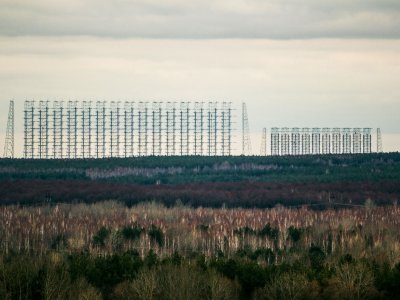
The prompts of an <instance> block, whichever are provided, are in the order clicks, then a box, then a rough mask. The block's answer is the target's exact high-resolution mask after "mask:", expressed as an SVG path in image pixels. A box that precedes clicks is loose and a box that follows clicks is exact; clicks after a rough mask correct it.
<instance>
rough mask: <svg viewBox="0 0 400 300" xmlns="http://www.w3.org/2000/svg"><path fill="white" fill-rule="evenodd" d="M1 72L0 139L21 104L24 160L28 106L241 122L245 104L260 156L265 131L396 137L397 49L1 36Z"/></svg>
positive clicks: (393, 143)
mask: <svg viewBox="0 0 400 300" xmlns="http://www.w3.org/2000/svg"><path fill="white" fill-rule="evenodd" d="M0 66H1V68H0V90H1V91H2V95H1V99H0V124H1V128H3V130H1V134H3V132H4V126H5V123H6V117H7V106H8V100H9V99H15V101H16V109H17V112H16V113H17V116H16V117H17V134H18V141H17V144H18V149H19V152H20V153H22V152H21V149H22V124H23V121H22V110H23V101H24V100H25V99H35V100H69V99H71V100H73V99H76V100H122V101H124V100H136V101H140V100H144V101H153V100H157V101H171V100H175V101H180V100H185V101H197V100H200V101H225V100H230V101H233V103H234V105H235V107H236V108H237V110H236V115H238V116H239V115H240V104H241V102H242V101H246V102H247V104H248V111H249V116H250V126H251V130H252V132H253V135H254V143H253V144H254V148H255V151H256V152H255V153H258V148H259V142H258V140H256V139H257V138H258V137H259V134H260V133H261V129H262V128H263V127H267V128H271V127H273V126H278V127H284V126H288V127H292V126H299V127H303V126H306V127H312V126H319V127H324V126H327V127H373V128H375V127H381V128H382V130H383V132H384V133H400V128H399V124H400V115H399V113H398V111H399V108H400V89H399V88H398V87H399V78H400V40H375V39H374V40H361V39H345V40H343V39H315V40H257V39H244V40H239V39H223V40H217V39H211V40H210V39H208V40H206V39H200V40H197V39H195V40H188V39H185V40H176V39H151V40H149V39H107V38H95V37H91V38H88V37H62V38H55V37H3V38H0ZM237 120H239V118H237ZM236 127H237V128H238V129H239V128H240V124H236ZM0 138H1V137H0ZM1 139H2V138H1ZM237 141H239V140H237ZM0 145H2V143H1V144H0ZM385 145H386V148H385V149H386V150H398V149H399V146H400V139H399V136H398V135H397V136H395V135H392V136H391V138H390V143H389V140H386V144H385ZM237 148H240V147H239V145H237Z"/></svg>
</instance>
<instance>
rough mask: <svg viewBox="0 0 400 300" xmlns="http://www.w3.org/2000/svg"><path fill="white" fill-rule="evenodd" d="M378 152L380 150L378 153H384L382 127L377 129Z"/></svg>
mask: <svg viewBox="0 0 400 300" xmlns="http://www.w3.org/2000/svg"><path fill="white" fill-rule="evenodd" d="M376 152H378V153H382V152H383V146H382V133H381V129H380V128H377V129H376Z"/></svg>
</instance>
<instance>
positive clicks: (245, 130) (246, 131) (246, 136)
mask: <svg viewBox="0 0 400 300" xmlns="http://www.w3.org/2000/svg"><path fill="white" fill-rule="evenodd" d="M251 152H252V150H251V139H250V128H249V117H248V115H247V107H246V103H244V102H243V103H242V155H250V154H251Z"/></svg>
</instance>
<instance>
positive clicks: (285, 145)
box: [281, 127, 290, 155]
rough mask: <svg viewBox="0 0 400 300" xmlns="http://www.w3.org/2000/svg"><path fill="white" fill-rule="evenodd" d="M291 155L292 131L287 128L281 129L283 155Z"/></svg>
mask: <svg viewBox="0 0 400 300" xmlns="http://www.w3.org/2000/svg"><path fill="white" fill-rule="evenodd" d="M289 154H290V130H289V128H287V127H283V128H281V155H289Z"/></svg>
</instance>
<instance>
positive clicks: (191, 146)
mask: <svg viewBox="0 0 400 300" xmlns="http://www.w3.org/2000/svg"><path fill="white" fill-rule="evenodd" d="M232 111H233V109H232V105H231V103H230V102H222V103H219V102H209V103H203V102H195V103H190V102H180V103H176V102H168V103H165V104H164V103H161V102H151V103H149V102H138V103H135V102H124V103H121V102H119V101H113V102H110V103H106V102H104V101H96V102H92V101H82V102H78V101H68V102H66V103H64V102H62V101H54V102H49V101H38V102H35V101H25V106H24V157H25V158H41V159H50V158H52V159H61V158H70V159H71V158H104V157H133V156H160V155H170V156H171V155H181V156H186V155H209V156H230V155H231V154H232V134H233V128H232V123H233V122H232Z"/></svg>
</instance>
